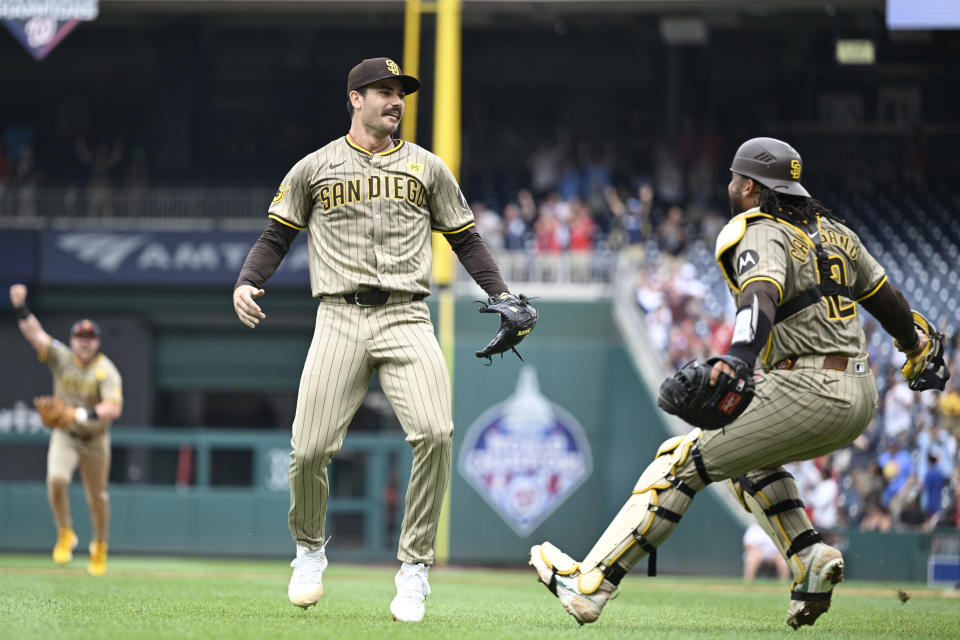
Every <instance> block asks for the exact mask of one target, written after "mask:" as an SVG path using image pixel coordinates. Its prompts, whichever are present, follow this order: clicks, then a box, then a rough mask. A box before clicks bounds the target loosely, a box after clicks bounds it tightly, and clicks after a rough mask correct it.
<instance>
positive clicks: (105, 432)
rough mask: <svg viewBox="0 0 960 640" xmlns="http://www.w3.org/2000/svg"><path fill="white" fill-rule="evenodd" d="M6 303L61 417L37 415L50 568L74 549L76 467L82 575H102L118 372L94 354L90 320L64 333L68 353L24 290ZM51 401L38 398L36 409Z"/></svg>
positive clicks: (95, 331)
mask: <svg viewBox="0 0 960 640" xmlns="http://www.w3.org/2000/svg"><path fill="white" fill-rule="evenodd" d="M10 302H11V303H13V308H14V312H15V313H16V316H17V324H18V326H19V327H20V332H21V333H22V334H23V337H24V338H26V339H27V342H29V343H30V346H32V347H33V348H34V349H36V351H37V357H38V358H39V359H40V361H41V362H44V363H46V364H47V366H49V367H50V371H51V373H52V374H53V393H54V397H55V398H59V399H60V400H61V401H62V402H63V404H64V405H65V407H64V409H63V411H62V412H61V415H63V416H64V418H63V420H62V421H61V420H59V419H56V420H53V421H50V419H49V418H48V416H47V415H45V413H44V412H43V411H41V417H43V418H44V422H45V423H46V424H47V426H49V427H51V428H52V430H51V432H50V447H49V449H48V450H47V496H48V498H49V499H50V507H51V509H52V510H53V519H54V521H55V522H56V525H57V544H56V546H55V547H54V549H53V560H54V562H56V563H57V564H66V563H68V562H70V560H71V559H73V549H74V548H75V547H76V546H77V535H76V533H74V531H73V521H72V518H71V516H70V497H69V495H68V494H67V488H68V487H69V485H70V480H71V478H72V477H73V472H74V470H75V469H76V468H77V467H78V466H79V467H80V478H81V479H82V481H83V488H84V492H85V493H86V496H87V505H88V506H89V507H90V521H91V523H92V525H93V540H92V541H91V542H90V562H89V565H88V567H87V568H88V570H89V572H90V573H91V574H93V575H95V576H102V575H103V574H104V573H106V571H107V539H108V534H109V528H110V502H109V498H108V497H107V478H108V477H109V475H110V431H109V429H110V424H111V423H112V422H113V421H114V420H116V419H117V418H119V417H120V411H121V409H122V407H123V391H122V386H121V380H120V373H119V372H118V371H117V368H116V367H115V366H114V364H113V363H112V362H111V361H110V359H109V358H107V356H105V355H103V354H102V353H100V327H98V326H97V324H96V323H95V322H93V321H92V320H86V319H85V320H79V321H77V322H76V323H74V325H73V327H71V329H70V346H69V347H67V346H66V345H64V344H63V343H62V342H60V341H58V340H54V339H53V338H52V337H50V335H49V334H47V332H46V331H44V330H43V327H42V326H41V325H40V321H39V320H37V317H36V316H35V315H33V313H31V312H30V309H28V308H27V288H26V287H25V286H24V285H22V284H15V285H13V286H12V287H10ZM50 400H52V399H47V398H38V399H37V402H38V403H44V402H48V401H50ZM58 404H59V403H58ZM38 408H40V405H39V404H38Z"/></svg>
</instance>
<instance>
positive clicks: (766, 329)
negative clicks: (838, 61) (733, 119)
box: [530, 138, 927, 629]
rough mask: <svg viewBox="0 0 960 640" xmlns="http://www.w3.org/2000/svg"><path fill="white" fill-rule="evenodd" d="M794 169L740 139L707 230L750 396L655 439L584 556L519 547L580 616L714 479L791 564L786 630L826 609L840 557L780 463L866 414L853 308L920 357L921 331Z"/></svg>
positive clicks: (787, 155)
mask: <svg viewBox="0 0 960 640" xmlns="http://www.w3.org/2000/svg"><path fill="white" fill-rule="evenodd" d="M802 169H803V164H802V160H801V158H800V155H799V154H798V153H797V152H796V151H795V150H794V149H793V147H791V146H790V145H788V144H786V143H785V142H782V141H780V140H775V139H772V138H754V139H752V140H748V141H747V142H745V143H744V144H743V145H741V147H740V148H739V150H738V151H737V153H736V155H735V157H734V160H733V164H732V166H731V172H732V178H731V181H730V184H729V187H728V192H729V196H730V204H731V209H732V212H733V214H735V215H734V217H733V218H732V219H731V221H730V223H729V224H727V226H726V227H724V229H723V230H722V231H721V232H720V235H719V237H718V238H717V251H716V258H717V263H718V265H719V267H720V270H721V271H722V272H723V275H724V277H725V278H726V280H727V283H728V285H729V287H730V291H731V294H732V295H733V298H734V301H735V302H736V304H737V315H736V322H735V328H734V335H733V339H732V344H731V345H730V348H729V349H728V351H727V355H730V356H733V357H734V358H737V359H739V360H742V361H744V362H745V363H747V365H748V366H750V367H752V366H753V365H754V363H757V364H759V365H760V366H761V367H762V369H763V374H761V375H760V376H759V380H758V381H757V383H756V396H755V397H754V399H753V401H752V402H751V403H750V404H749V405H748V406H747V408H746V410H745V411H744V412H743V414H741V415H740V416H739V417H738V418H736V419H735V420H733V421H732V422H730V423H729V424H728V425H727V426H726V427H724V428H723V429H716V430H704V429H700V428H695V429H693V430H692V431H690V432H689V433H687V434H686V435H684V436H677V437H675V438H671V439H669V440H667V441H666V442H664V443H663V444H662V445H661V446H660V449H659V451H658V452H657V456H656V458H655V459H654V461H653V462H652V463H651V464H650V465H649V466H648V467H647V468H646V470H644V471H643V473H642V474H641V475H640V479H639V480H638V482H637V484H636V486H635V487H634V490H633V494H632V495H631V497H630V498H629V499H628V500H627V502H626V504H624V506H623V507H622V508H621V510H620V512H619V513H618V514H617V515H616V516H615V517H614V519H613V521H612V522H611V523H610V524H609V526H608V527H607V529H606V531H604V533H603V534H602V535H601V536H600V539H599V540H598V541H597V543H596V544H595V545H594V547H593V549H592V550H590V551H589V552H588V553H587V555H586V557H585V559H584V560H583V561H582V562H576V561H575V560H574V559H573V558H571V557H570V556H569V555H567V554H565V553H563V552H562V551H560V550H559V549H558V548H557V547H556V546H554V545H552V544H550V543H549V542H544V543H543V544H539V545H534V546H533V547H532V548H531V550H530V564H531V565H533V567H534V568H535V569H536V570H537V574H538V577H539V579H540V580H541V581H542V582H543V583H544V584H546V585H547V586H548V587H549V588H550V590H551V592H553V594H554V595H555V596H557V597H558V598H559V599H560V601H561V603H562V604H563V606H564V608H565V609H566V610H567V612H568V613H570V614H571V615H573V616H574V618H576V620H577V621H578V622H580V623H581V624H583V623H585V622H593V621H594V620H596V619H597V618H598V617H599V616H600V613H601V611H602V609H603V607H604V606H605V605H606V603H607V602H608V600H609V599H610V598H611V596H612V595H613V594H614V593H615V592H616V591H617V589H618V585H619V583H620V580H621V579H622V578H623V576H624V575H625V574H626V573H627V572H628V571H630V569H631V568H632V567H633V566H634V565H636V564H637V562H639V561H640V560H641V559H642V558H643V557H645V556H649V557H650V559H651V565H650V566H651V569H652V568H653V564H652V561H653V559H654V558H655V552H656V549H657V547H658V546H659V545H660V544H661V543H662V542H663V541H664V540H665V539H666V538H667V536H669V535H670V533H671V532H672V531H673V528H674V527H675V526H676V524H677V523H678V522H679V521H680V519H681V517H682V516H683V514H684V512H685V511H686V510H687V507H688V506H689V505H690V503H691V501H692V500H693V497H694V496H695V495H696V493H697V492H698V491H700V490H701V489H703V488H704V487H705V486H706V485H708V484H710V483H711V482H716V481H719V480H725V481H727V483H728V484H729V486H730V487H731V488H732V489H733V491H734V493H735V495H736V496H737V498H738V499H739V501H740V502H741V504H742V505H743V506H744V508H745V509H746V510H747V511H749V512H750V513H752V514H753V515H754V516H755V517H756V519H757V522H758V523H759V524H760V526H761V527H763V529H764V530H765V531H766V532H767V534H768V535H769V536H770V537H771V539H772V540H773V541H774V543H775V544H776V545H777V548H778V549H779V551H780V553H781V554H782V555H783V557H784V558H785V559H786V561H787V563H788V565H789V566H790V568H791V570H792V571H793V577H794V582H793V586H792V589H791V593H790V603H789V605H788V610H787V619H786V622H787V624H789V625H790V626H791V627H793V628H794V629H796V628H798V627H800V626H802V625H811V624H813V623H814V621H816V619H817V618H818V617H819V616H820V615H821V614H822V613H824V612H826V611H827V609H828V608H829V607H830V600H831V594H832V591H833V587H834V585H835V584H837V583H838V582H840V580H841V579H842V577H843V557H842V555H841V554H840V551H838V550H837V549H834V548H833V547H831V546H829V545H827V544H825V543H824V542H823V540H822V539H821V536H820V534H819V533H818V532H817V531H816V530H815V529H814V528H813V525H812V524H811V522H810V520H809V519H808V518H807V515H806V513H805V512H804V508H803V502H802V501H801V499H800V496H799V493H798V491H797V485H796V482H794V479H793V477H792V476H791V475H790V474H789V473H788V472H787V471H786V469H784V467H783V465H784V464H785V463H787V462H793V461H797V460H808V459H811V458H816V457H819V456H822V455H826V454H828V453H831V452H833V451H836V450H837V449H839V448H841V447H843V446H845V445H847V444H849V443H850V442H852V441H853V440H854V439H855V438H856V437H857V436H858V435H859V434H860V433H861V432H863V430H864V429H866V427H867V425H868V424H869V422H870V420H871V418H872V417H873V414H874V411H875V410H876V406H877V387H876V382H875V381H874V379H873V375H872V373H871V371H870V366H869V363H868V362H867V355H866V346H865V340H864V334H863V329H862V327H861V324H860V318H859V317H858V312H857V311H858V310H857V304H858V303H859V304H861V305H863V306H864V308H866V309H867V310H868V311H869V312H870V313H871V314H873V316H874V317H875V318H877V320H879V321H880V323H881V325H882V326H883V328H884V329H885V330H886V331H887V332H888V333H889V334H890V335H892V336H893V337H894V338H895V344H896V345H897V347H898V348H900V349H901V351H903V352H904V353H905V354H906V355H907V357H908V359H909V360H913V359H914V358H916V357H918V354H921V353H923V352H924V347H925V346H926V344H927V334H925V333H923V332H921V331H919V330H918V329H917V328H915V325H914V314H913V312H912V311H911V309H910V307H909V305H908V304H907V301H906V300H905V299H904V297H903V294H902V293H901V292H900V291H899V290H898V289H897V288H896V287H894V286H893V285H892V284H890V282H888V281H887V276H886V275H885V273H884V270H883V268H882V267H881V266H880V265H879V264H878V263H877V261H876V260H875V259H874V258H873V256H871V255H870V253H869V252H868V251H867V249H866V248H865V247H864V246H863V244H862V243H861V241H860V238H859V237H857V235H856V233H854V232H853V231H852V230H851V229H849V228H848V227H846V226H845V225H844V224H843V222H842V221H840V220H839V219H837V218H836V217H835V216H833V215H832V214H831V213H830V211H829V210H828V209H826V208H825V207H824V206H823V205H822V204H820V202H818V201H817V200H815V199H814V198H812V197H811V196H810V194H809V193H808V192H807V190H806V189H805V188H804V187H803V185H802V184H801V183H800V176H801V173H802ZM909 360H908V361H909ZM721 372H723V373H726V374H727V375H730V376H732V377H735V376H736V373H735V372H734V370H733V368H731V367H730V366H729V365H728V364H726V363H724V362H723V361H718V362H716V364H715V365H714V366H713V369H712V372H711V376H710V380H711V384H713V385H716V383H717V380H718V378H719V374H720V373H721ZM651 572H652V571H651Z"/></svg>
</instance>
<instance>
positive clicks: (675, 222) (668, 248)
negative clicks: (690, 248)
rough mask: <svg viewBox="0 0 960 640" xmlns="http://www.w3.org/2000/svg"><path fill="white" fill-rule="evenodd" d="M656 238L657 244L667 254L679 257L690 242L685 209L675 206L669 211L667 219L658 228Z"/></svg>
mask: <svg viewBox="0 0 960 640" xmlns="http://www.w3.org/2000/svg"><path fill="white" fill-rule="evenodd" d="M656 236H657V244H658V245H659V246H660V249H661V250H662V251H664V252H665V253H669V254H670V255H672V256H678V255H680V254H681V253H682V252H683V250H684V249H685V248H686V246H687V240H688V233H687V226H686V221H685V220H684V215H683V207H681V206H679V205H673V206H671V207H670V208H669V209H668V210H667V218H666V219H665V220H664V221H663V222H661V223H660V225H659V226H658V227H657V231H656Z"/></svg>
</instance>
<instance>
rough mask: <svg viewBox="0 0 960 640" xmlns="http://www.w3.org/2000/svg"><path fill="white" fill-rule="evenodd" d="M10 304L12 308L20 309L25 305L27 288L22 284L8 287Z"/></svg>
mask: <svg viewBox="0 0 960 640" xmlns="http://www.w3.org/2000/svg"><path fill="white" fill-rule="evenodd" d="M10 303H11V304H12V305H13V306H14V307H22V306H23V305H25V304H26V303H27V288H26V287H25V286H23V285H22V284H14V285H11V286H10Z"/></svg>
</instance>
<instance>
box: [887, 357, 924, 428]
mask: <svg viewBox="0 0 960 640" xmlns="http://www.w3.org/2000/svg"><path fill="white" fill-rule="evenodd" d="M915 401H916V394H915V392H914V391H913V390H911V389H910V387H909V385H907V381H906V380H905V379H904V377H903V376H901V375H899V372H898V371H893V370H891V372H890V376H889V380H888V386H887V391H886V393H884V394H883V435H884V438H886V439H888V440H895V439H897V438H898V437H900V436H902V435H907V434H908V433H909V431H910V427H911V425H912V424H913V418H912V414H913V406H914V402H915Z"/></svg>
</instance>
